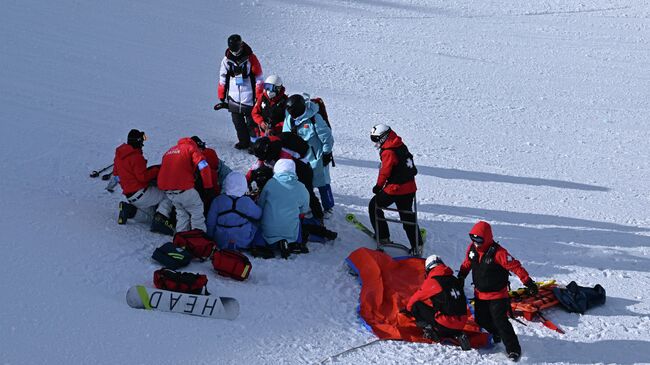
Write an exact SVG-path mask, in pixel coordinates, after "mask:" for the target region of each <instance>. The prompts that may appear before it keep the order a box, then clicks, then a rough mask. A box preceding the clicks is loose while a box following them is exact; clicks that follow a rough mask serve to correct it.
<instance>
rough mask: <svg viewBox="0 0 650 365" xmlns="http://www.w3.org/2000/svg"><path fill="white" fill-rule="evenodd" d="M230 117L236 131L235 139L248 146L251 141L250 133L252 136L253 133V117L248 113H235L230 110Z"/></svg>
mask: <svg viewBox="0 0 650 365" xmlns="http://www.w3.org/2000/svg"><path fill="white" fill-rule="evenodd" d="M230 116H231V117H232V124H234V125H235V131H237V140H238V141H239V143H241V144H243V145H246V146H248V145H249V144H250V143H251V137H250V136H251V135H252V136H254V135H255V133H254V132H253V131H252V128H253V125H255V123H254V122H253V117H252V116H251V114H250V112H249V113H237V112H232V111H231V112H230Z"/></svg>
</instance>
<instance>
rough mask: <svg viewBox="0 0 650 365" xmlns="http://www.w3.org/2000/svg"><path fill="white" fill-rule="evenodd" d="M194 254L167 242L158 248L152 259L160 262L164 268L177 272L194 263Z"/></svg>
mask: <svg viewBox="0 0 650 365" xmlns="http://www.w3.org/2000/svg"><path fill="white" fill-rule="evenodd" d="M192 257H193V256H192V254H191V253H189V252H187V251H185V250H184V249H182V248H180V247H176V246H175V245H174V244H173V243H171V242H167V243H165V244H164V245H162V246H160V247H158V248H157V249H156V250H155V251H154V252H153V255H151V258H152V259H154V260H156V261H158V262H159V263H160V264H161V265H162V266H164V267H166V268H168V269H172V270H176V269H179V268H181V267H185V266H187V265H189V264H190V261H192Z"/></svg>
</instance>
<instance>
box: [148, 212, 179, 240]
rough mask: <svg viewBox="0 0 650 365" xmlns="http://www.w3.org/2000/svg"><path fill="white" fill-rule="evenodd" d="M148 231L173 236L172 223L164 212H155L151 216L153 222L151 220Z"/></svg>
mask: <svg viewBox="0 0 650 365" xmlns="http://www.w3.org/2000/svg"><path fill="white" fill-rule="evenodd" d="M150 231H151V232H157V233H162V234H166V235H168V236H173V235H174V225H172V222H171V221H170V220H169V218H167V217H165V215H164V214H162V213H159V212H156V214H154V216H153V222H151V229H150Z"/></svg>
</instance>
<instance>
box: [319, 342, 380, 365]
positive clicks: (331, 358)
mask: <svg viewBox="0 0 650 365" xmlns="http://www.w3.org/2000/svg"><path fill="white" fill-rule="evenodd" d="M379 341H386V340H384V339H381V338H378V339H375V340H372V341H370V342H367V343H364V344H361V345H359V346H354V347H350V348H349V349H347V350H345V351H341V352H339V353H338V354H336V355H331V356H329V357H327V358H326V359H324V360H322V361H321V362H320V363H321V364H325V363H326V362H328V361H332V360H334V359H335V358H337V357H339V356H341V355H345V354H347V353H348V352H352V351H355V350H358V349H361V348H364V347H366V346H370V345H372V344H373V343H377V342H379Z"/></svg>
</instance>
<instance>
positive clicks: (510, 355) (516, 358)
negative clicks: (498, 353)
mask: <svg viewBox="0 0 650 365" xmlns="http://www.w3.org/2000/svg"><path fill="white" fill-rule="evenodd" d="M520 357H521V353H520V352H517V351H510V352H508V360H510V361H512V362H517V361H519V358H520Z"/></svg>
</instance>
